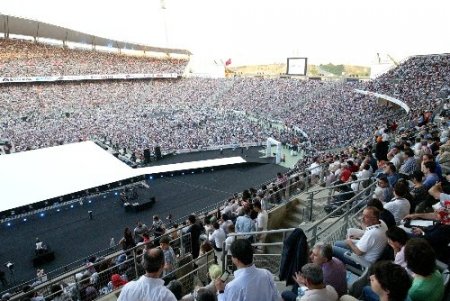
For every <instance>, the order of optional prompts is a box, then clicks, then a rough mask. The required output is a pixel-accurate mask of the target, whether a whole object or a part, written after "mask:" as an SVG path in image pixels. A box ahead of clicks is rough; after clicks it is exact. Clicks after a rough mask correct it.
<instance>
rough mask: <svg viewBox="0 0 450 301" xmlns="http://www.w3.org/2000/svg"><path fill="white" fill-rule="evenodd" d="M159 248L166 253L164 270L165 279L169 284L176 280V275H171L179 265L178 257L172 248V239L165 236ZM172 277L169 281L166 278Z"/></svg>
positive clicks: (160, 241)
mask: <svg viewBox="0 0 450 301" xmlns="http://www.w3.org/2000/svg"><path fill="white" fill-rule="evenodd" d="M159 246H160V248H161V250H163V253H164V269H163V275H162V276H163V278H165V281H166V282H167V283H168V282H169V281H170V280H172V279H174V278H175V275H170V273H172V272H173V271H174V270H175V267H176V265H177V256H176V255H175V252H174V251H173V249H172V247H171V246H170V238H169V237H168V236H163V237H161V239H160V240H159ZM168 275H170V276H169V277H168V278H167V279H166V277H167V276H168Z"/></svg>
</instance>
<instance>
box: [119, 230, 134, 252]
mask: <svg viewBox="0 0 450 301" xmlns="http://www.w3.org/2000/svg"><path fill="white" fill-rule="evenodd" d="M119 244H120V245H122V249H123V250H124V251H126V250H128V249H131V248H133V247H135V246H136V243H135V242H134V238H133V232H131V230H130V228H128V227H126V228H125V229H124V230H123V237H122V239H121V240H120V241H119Z"/></svg>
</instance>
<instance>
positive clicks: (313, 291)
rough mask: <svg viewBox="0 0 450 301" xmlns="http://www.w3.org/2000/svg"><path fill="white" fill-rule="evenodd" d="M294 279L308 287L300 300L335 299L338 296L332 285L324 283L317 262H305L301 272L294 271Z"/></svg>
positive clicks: (325, 300)
mask: <svg viewBox="0 0 450 301" xmlns="http://www.w3.org/2000/svg"><path fill="white" fill-rule="evenodd" d="M295 281H296V282H297V283H299V284H300V283H303V284H304V285H306V287H307V288H308V289H307V290H306V291H305V293H304V295H303V296H302V297H301V298H300V301H308V300H310V301H313V300H323V301H337V300H338V298H339V297H338V294H337V293H336V290H335V289H334V288H333V287H332V286H330V285H325V284H324V282H323V272H322V268H321V267H320V266H319V265H318V264H315V263H307V264H305V265H304V266H303V267H302V271H301V274H300V273H295Z"/></svg>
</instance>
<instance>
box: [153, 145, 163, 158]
mask: <svg viewBox="0 0 450 301" xmlns="http://www.w3.org/2000/svg"><path fill="white" fill-rule="evenodd" d="M155 156H156V160H159V159H161V158H162V156H161V147H160V146H155Z"/></svg>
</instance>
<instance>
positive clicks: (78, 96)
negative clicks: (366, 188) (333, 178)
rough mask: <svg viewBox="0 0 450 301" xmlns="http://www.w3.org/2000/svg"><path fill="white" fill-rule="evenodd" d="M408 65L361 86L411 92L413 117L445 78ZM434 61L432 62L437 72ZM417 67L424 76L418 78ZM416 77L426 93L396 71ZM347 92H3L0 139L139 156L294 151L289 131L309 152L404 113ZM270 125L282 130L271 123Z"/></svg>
mask: <svg viewBox="0 0 450 301" xmlns="http://www.w3.org/2000/svg"><path fill="white" fill-rule="evenodd" d="M436 57H439V58H440V57H441V56H431V58H430V59H429V60H427V59H426V58H427V57H418V58H419V59H420V60H424V62H422V64H420V66H422V65H423V64H425V65H426V63H428V62H431V63H432V65H431V66H435V65H436V64H437V63H436V60H437V59H436ZM443 57H446V56H444V55H443ZM410 61H411V63H408V62H410ZM416 61H417V58H416V57H415V58H412V59H411V60H408V61H407V62H406V63H405V64H403V65H401V66H400V67H399V68H397V69H395V70H396V71H395V72H394V71H393V72H391V73H390V74H393V75H390V77H387V76H386V78H387V79H386V78H383V77H382V78H381V79H380V80H378V79H377V80H374V81H372V82H370V83H369V84H367V87H368V88H369V89H374V88H375V89H376V91H378V92H381V93H386V94H388V93H391V92H392V93H393V94H394V96H399V97H402V95H403V94H404V95H414V97H415V98H412V97H406V98H404V99H402V100H405V101H406V102H407V103H408V104H409V105H411V106H412V108H413V109H415V111H414V112H422V110H423V109H424V108H426V107H428V103H427V102H422V103H420V106H419V105H418V104H419V103H418V100H417V99H418V98H419V96H422V97H423V98H424V99H429V98H432V99H433V102H432V103H433V104H435V103H436V102H437V100H439V99H442V98H443V97H444V96H442V93H438V91H441V90H442V89H445V85H446V82H445V81H443V80H442V78H445V75H442V73H444V74H447V75H448V74H449V72H448V68H447V69H446V68H445V67H442V68H441V69H438V71H439V72H434V71H435V69H436V68H439V67H430V68H421V69H420V72H419V71H418V70H416V69H417V67H416V66H417V63H414V62H416ZM443 61H444V60H443V59H440V60H438V63H440V64H441V65H445V63H443ZM102 65H103V64H102ZM438 66H440V65H439V64H438ZM424 70H430V71H429V73H426V74H425V75H423V73H424V72H425V71H424ZM417 72H419V75H418V77H419V78H421V77H423V78H425V79H426V83H425V84H426V86H427V87H428V90H424V89H422V88H421V86H417V85H416V83H415V82H414V81H411V80H406V81H403V79H404V78H405V77H402V76H403V75H404V74H406V75H407V77H406V79H408V78H409V76H412V75H410V74H417ZM422 75H423V76H422ZM390 81H392V82H399V83H401V84H402V86H401V89H400V88H399V89H400V91H402V92H403V94H401V95H398V93H397V92H396V91H390V90H387V89H386V88H384V87H386V86H387V85H386V84H385V83H386V82H390ZM428 82H433V85H431V84H427V83H428ZM436 83H437V84H436ZM396 85H397V86H398V85H399V84H396ZM354 88H362V89H364V88H365V84H361V83H357V84H354V83H353V84H352V83H347V84H343V83H327V82H317V81H299V80H289V79H261V78H254V79H252V78H245V79H240V78H236V79H182V80H172V81H163V80H155V81H151V82H143V81H141V82H139V81H131V82H103V83H75V84H48V85H47V84H44V85H30V86H17V85H9V86H5V87H3V88H2V93H1V95H0V98H1V102H0V105H1V107H2V111H1V112H2V116H1V117H2V128H3V131H2V137H1V138H2V139H3V140H6V141H10V142H12V143H11V144H13V145H14V148H15V151H23V150H27V149H35V148H42V147H46V146H52V145H56V144H60V143H68V142H75V141H80V140H85V139H92V138H101V139H102V140H106V141H109V142H111V144H112V145H116V146H119V147H120V149H123V148H125V149H127V151H128V152H130V153H133V152H135V153H136V154H135V155H136V157H137V158H139V157H142V154H143V150H144V149H146V148H150V149H152V148H153V147H155V146H158V145H159V146H161V147H162V149H163V151H165V152H172V151H177V150H180V149H190V150H194V149H201V148H203V147H208V146H216V145H230V144H242V143H256V144H259V143H262V142H263V141H264V140H265V139H266V138H267V137H269V136H272V137H274V138H275V139H279V140H281V141H282V142H283V143H288V144H291V145H298V144H300V143H301V142H304V141H305V137H304V136H303V134H301V133H300V132H299V131H298V129H302V130H303V131H304V132H305V133H306V134H307V135H308V137H309V140H310V143H311V145H312V147H313V149H316V150H327V149H332V148H336V147H343V146H346V145H349V144H352V143H354V142H356V141H361V140H362V139H364V138H368V137H370V135H371V134H372V131H373V128H375V126H378V125H380V124H382V123H384V122H385V121H386V120H387V119H388V120H396V119H398V118H399V117H400V116H401V115H402V114H403V111H401V110H400V109H396V108H395V107H392V106H378V105H373V104H374V103H375V100H374V99H371V98H370V97H369V96H364V95H360V94H357V93H356V92H354V91H353V90H354ZM430 91H431V92H430ZM416 103H417V104H416ZM369 106H370V107H371V110H367V107H369ZM417 120H419V119H417ZM277 122H279V123H280V124H281V126H272V125H274V124H277ZM417 122H420V121H417ZM356 128H357V129H358V131H356V130H355V129H356Z"/></svg>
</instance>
